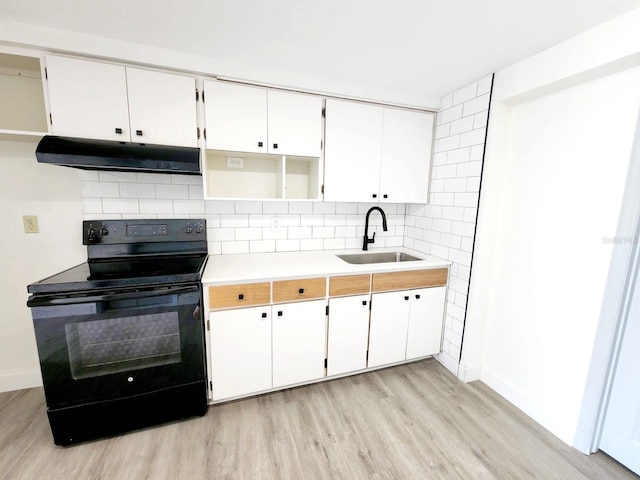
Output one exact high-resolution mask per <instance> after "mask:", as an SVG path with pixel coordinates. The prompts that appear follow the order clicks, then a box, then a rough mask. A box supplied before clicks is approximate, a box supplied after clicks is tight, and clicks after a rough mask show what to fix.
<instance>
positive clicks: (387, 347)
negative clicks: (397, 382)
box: [367, 291, 411, 367]
mask: <svg viewBox="0 0 640 480" xmlns="http://www.w3.org/2000/svg"><path fill="white" fill-rule="evenodd" d="M410 293H411V292H409V291H406V292H404V291H403V292H386V293H375V294H373V295H371V325H370V329H369V361H368V364H367V366H369V367H377V366H380V365H387V364H389V363H394V362H401V361H403V360H404V359H405V354H406V348H407V326H408V321H409V306H410V303H411V297H410Z"/></svg>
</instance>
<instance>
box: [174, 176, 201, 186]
mask: <svg viewBox="0 0 640 480" xmlns="http://www.w3.org/2000/svg"><path fill="white" fill-rule="evenodd" d="M170 176H171V183H173V184H174V185H202V177H201V176H199V175H178V174H171V175H170Z"/></svg>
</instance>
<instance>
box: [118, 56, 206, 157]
mask: <svg viewBox="0 0 640 480" xmlns="http://www.w3.org/2000/svg"><path fill="white" fill-rule="evenodd" d="M127 89H128V93H129V118H130V124H131V141H133V142H140V143H155V144H165V145H179V146H184V147H197V146H198V134H197V128H198V126H197V115H196V98H195V91H196V83H195V78H194V77H187V76H184V75H175V74H172V73H163V72H154V71H151V70H142V69H138V68H128V67H127Z"/></svg>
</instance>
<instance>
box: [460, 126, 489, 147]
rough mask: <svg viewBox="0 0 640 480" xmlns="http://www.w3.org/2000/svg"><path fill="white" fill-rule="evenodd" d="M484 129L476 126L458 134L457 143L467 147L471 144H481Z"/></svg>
mask: <svg viewBox="0 0 640 480" xmlns="http://www.w3.org/2000/svg"><path fill="white" fill-rule="evenodd" d="M485 133H486V132H485V129H484V128H477V129H475V130H471V131H470V132H465V133H461V134H460V141H459V145H460V146H461V147H467V146H471V145H482V144H483V143H484V137H485Z"/></svg>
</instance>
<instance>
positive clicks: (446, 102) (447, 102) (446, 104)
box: [440, 93, 453, 110]
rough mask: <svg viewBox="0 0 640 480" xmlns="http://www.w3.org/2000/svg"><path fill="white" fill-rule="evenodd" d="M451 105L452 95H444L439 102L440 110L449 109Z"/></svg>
mask: <svg viewBox="0 0 640 480" xmlns="http://www.w3.org/2000/svg"><path fill="white" fill-rule="evenodd" d="M452 105H453V93H450V94H449V95H445V96H444V97H442V101H441V102H440V110H445V109H447V108H450V107H451V106H452Z"/></svg>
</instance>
